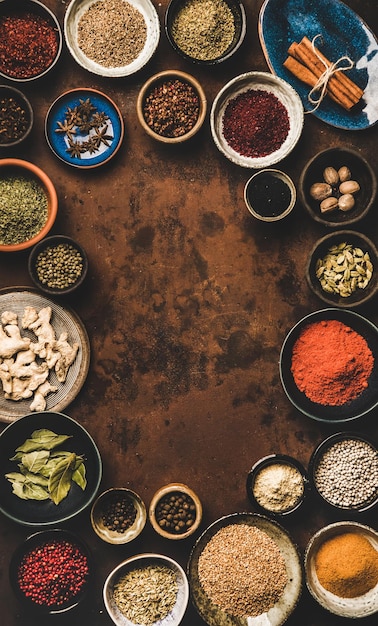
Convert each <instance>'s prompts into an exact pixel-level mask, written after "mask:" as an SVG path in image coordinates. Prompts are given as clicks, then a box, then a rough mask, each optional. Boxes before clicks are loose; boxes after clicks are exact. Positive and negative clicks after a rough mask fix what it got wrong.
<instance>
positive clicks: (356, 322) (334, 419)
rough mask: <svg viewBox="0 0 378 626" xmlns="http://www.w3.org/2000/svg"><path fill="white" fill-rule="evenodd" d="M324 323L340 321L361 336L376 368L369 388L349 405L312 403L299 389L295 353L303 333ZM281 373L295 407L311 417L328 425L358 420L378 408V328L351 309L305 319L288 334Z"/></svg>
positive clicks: (282, 351)
mask: <svg viewBox="0 0 378 626" xmlns="http://www.w3.org/2000/svg"><path fill="white" fill-rule="evenodd" d="M322 320H338V321H340V322H342V323H343V324H345V325H347V326H349V327H350V328H352V329H353V330H355V331H356V332H357V333H359V334H360V335H361V336H362V337H363V338H364V339H365V340H366V342H367V344H368V346H369V348H370V350H371V352H372V354H373V357H374V366H373V370H372V373H371V375H370V378H369V384H368V387H367V388H366V389H365V390H364V391H363V392H362V393H361V394H360V395H359V396H358V397H357V398H356V399H355V400H352V401H351V402H349V403H345V404H342V405H339V406H331V405H325V404H320V403H316V402H312V401H311V400H310V399H309V398H308V397H307V396H306V395H305V394H304V393H303V392H302V391H300V390H299V388H298V387H297V385H296V383H295V380H294V377H293V374H292V371H291V365H292V353H293V347H294V344H295V342H296V341H297V339H298V337H299V335H300V333H301V331H302V330H303V329H304V328H305V327H306V326H307V325H309V324H312V323H315V322H320V321H322ZM279 372H280V378H281V383H282V386H283V389H284V391H285V393H286V395H287V397H288V399H289V400H290V402H291V403H292V405H293V406H294V407H295V408H296V409H298V411H301V413H303V414H304V415H306V416H307V417H310V418H311V419H315V420H318V421H321V422H327V423H335V424H337V423H343V422H348V421H352V420H356V419H358V418H359V417H362V416H363V415H366V414H368V413H370V412H371V411H372V410H373V409H374V408H376V407H377V406H378V328H377V327H376V326H375V325H374V324H373V323H372V322H370V321H369V320H368V319H366V318H365V317H363V316H362V315H360V314H358V313H356V312H354V311H350V310H348V309H338V308H328V309H322V310H320V311H315V312H314V313H310V314H309V315H306V316H305V317H303V318H302V319H301V320H300V321H299V322H297V324H295V326H293V328H292V329H291V330H290V331H289V333H288V334H287V336H286V338H285V340H284V342H283V344H282V348H281V353H280V359H279Z"/></svg>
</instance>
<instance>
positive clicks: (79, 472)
mask: <svg viewBox="0 0 378 626" xmlns="http://www.w3.org/2000/svg"><path fill="white" fill-rule="evenodd" d="M85 474H86V470H85V465H84V463H83V462H81V463H80V464H79V466H78V467H76V469H75V471H74V473H73V474H72V480H73V481H74V482H75V483H76V484H77V485H79V487H80V488H81V489H82V490H83V491H84V489H85V487H86V486H87V479H86V476H85Z"/></svg>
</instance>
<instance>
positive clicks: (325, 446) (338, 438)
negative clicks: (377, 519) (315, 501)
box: [308, 432, 378, 513]
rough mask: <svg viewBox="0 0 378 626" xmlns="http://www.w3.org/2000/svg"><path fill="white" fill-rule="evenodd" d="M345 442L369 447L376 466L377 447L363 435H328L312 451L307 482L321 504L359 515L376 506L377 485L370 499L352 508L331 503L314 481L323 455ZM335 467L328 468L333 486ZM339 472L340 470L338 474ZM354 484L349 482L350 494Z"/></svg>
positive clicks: (335, 479)
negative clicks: (358, 443)
mask: <svg viewBox="0 0 378 626" xmlns="http://www.w3.org/2000/svg"><path fill="white" fill-rule="evenodd" d="M345 440H355V441H357V442H362V443H363V444H366V445H367V446H369V448H371V449H372V451H373V452H375V454H376V456H377V464H378V451H377V446H376V445H375V444H374V443H373V442H372V441H369V439H368V438H367V437H365V435H362V434H359V433H355V432H339V433H335V434H333V435H330V436H329V437H327V438H326V439H324V440H323V441H322V442H321V443H319V445H318V446H317V447H316V448H315V450H314V451H313V453H312V455H311V457H310V461H309V464H308V475H309V480H310V483H311V486H312V489H313V491H314V493H316V494H317V495H318V497H319V498H320V499H321V500H322V501H323V502H326V503H327V505H328V506H330V507H331V508H333V509H334V510H337V511H341V510H343V511H351V512H352V511H355V512H359V513H363V512H365V511H368V510H370V509H372V508H374V507H375V506H376V505H377V504H378V485H375V493H372V494H371V495H370V497H369V498H367V499H366V500H364V501H362V502H358V503H357V504H356V505H355V506H352V505H351V506H346V505H345V506H343V505H342V504H337V502H336V500H335V501H332V499H331V498H330V497H328V498H327V497H326V495H325V493H324V491H322V489H321V488H319V484H318V483H317V480H316V471H317V468H318V466H319V463H320V462H321V460H322V458H323V456H324V454H325V453H326V452H327V451H328V450H329V449H330V448H332V447H333V446H334V445H336V444H338V443H339V442H342V441H345ZM361 463H362V460H361V459H360V460H359V464H361ZM335 465H336V464H335V463H333V464H332V467H331V468H330V471H331V472H332V476H333V482H334V484H336V483H338V482H339V481H338V480H337V475H335V472H337V467H335ZM341 471H342V470H340V472H341ZM367 471H368V468H367V467H365V472H364V474H365V475H366V472H367ZM372 479H373V480H374V475H373V476H372ZM354 484H355V483H354V482H353V481H351V482H350V490H351V492H353V489H354Z"/></svg>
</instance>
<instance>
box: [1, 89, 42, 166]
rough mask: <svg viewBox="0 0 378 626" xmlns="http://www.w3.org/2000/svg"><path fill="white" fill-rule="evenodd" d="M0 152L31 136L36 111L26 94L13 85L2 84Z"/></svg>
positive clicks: (17, 144)
mask: <svg viewBox="0 0 378 626" xmlns="http://www.w3.org/2000/svg"><path fill="white" fill-rule="evenodd" d="M0 109H1V112H2V115H1V117H0V154H1V152H2V151H3V150H6V149H8V148H15V147H16V146H19V145H20V144H21V143H23V142H24V141H25V139H26V138H27V137H29V135H30V133H31V130H32V128H33V123H34V111H33V107H32V105H31V103H30V100H29V99H28V98H27V97H26V95H25V94H24V93H23V92H22V91H20V90H19V89H16V87H12V86H11V85H0Z"/></svg>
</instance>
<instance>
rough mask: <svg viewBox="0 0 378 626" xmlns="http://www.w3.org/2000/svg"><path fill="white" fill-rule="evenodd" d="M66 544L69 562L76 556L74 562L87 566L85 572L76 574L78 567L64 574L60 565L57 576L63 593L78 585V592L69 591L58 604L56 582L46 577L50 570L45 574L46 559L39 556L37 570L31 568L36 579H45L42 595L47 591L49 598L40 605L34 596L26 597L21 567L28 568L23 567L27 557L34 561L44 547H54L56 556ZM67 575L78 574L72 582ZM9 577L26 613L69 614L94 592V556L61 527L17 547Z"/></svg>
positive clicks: (39, 534) (81, 542) (76, 537)
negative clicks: (55, 595) (37, 551)
mask: <svg viewBox="0 0 378 626" xmlns="http://www.w3.org/2000/svg"><path fill="white" fill-rule="evenodd" d="M62 545H64V546H65V556H66V562H67V559H68V558H69V557H70V556H72V557H73V563H75V562H76V564H80V565H81V564H82V565H83V566H84V567H85V571H82V572H80V571H78V570H77V571H74V568H75V565H73V568H72V569H71V572H68V571H67V570H65V571H62V568H63V566H62V564H59V563H57V564H56V566H55V567H56V572H55V573H56V574H57V580H58V585H60V590H62V591H63V590H64V589H66V588H67V587H68V586H69V585H71V586H72V585H75V584H76V585H77V591H76V592H75V591H74V590H69V591H68V592H67V596H66V598H65V599H64V600H62V601H61V602H60V601H58V600H57V601H56V602H54V601H53V600H54V593H55V592H54V590H53V586H52V583H51V582H50V581H49V575H48V574H46V570H45V571H44V569H43V563H42V560H41V561H40V560H39V558H38V555H37V560H36V562H35V563H34V566H33V568H31V567H30V569H31V574H32V576H33V577H34V578H35V579H37V580H38V576H39V575H41V578H42V580H41V582H40V587H39V589H38V592H41V593H44V590H45V591H46V595H45V596H44V598H43V599H44V600H45V601H44V602H42V603H39V602H38V601H37V599H35V598H34V597H30V596H28V595H26V589H24V586H25V585H26V581H25V579H24V580H23V579H22V573H21V574H20V566H22V567H24V565H23V564H22V562H23V559H24V558H27V557H28V555H29V558H32V557H33V555H34V553H35V551H36V550H39V549H43V548H44V546H50V554H52V553H54V550H55V549H59V546H62ZM72 551H74V553H72ZM26 571H27V566H26ZM66 572H67V574H70V577H72V576H73V574H74V577H73V579H72V578H71V580H70V581H69V582H68V581H66V580H64V577H65V573H66ZM25 573H26V572H25ZM9 578H10V582H11V585H12V589H13V591H14V593H15V595H16V597H17V599H18V600H19V602H20V603H21V604H22V606H23V607H24V609H25V610H27V611H30V612H33V613H35V614H41V615H54V614H60V613H65V612H66V611H69V610H70V609H73V608H75V607H77V606H78V605H79V604H80V603H81V602H82V601H83V600H84V598H85V596H86V595H87V593H88V591H89V589H90V584H91V582H92V578H93V565H92V557H91V553H90V551H89V548H88V546H87V545H86V543H85V542H84V541H83V540H82V539H81V538H80V537H78V536H77V535H76V534H74V533H72V532H70V531H68V530H62V529H59V528H55V529H51V530H43V531H40V532H37V533H35V534H33V535H31V536H30V537H28V538H27V539H26V540H25V541H24V542H23V543H22V544H21V545H19V546H18V548H16V550H15V552H14V553H13V556H12V559H11V562H10V566H9ZM67 578H68V576H67Z"/></svg>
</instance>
